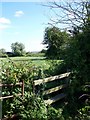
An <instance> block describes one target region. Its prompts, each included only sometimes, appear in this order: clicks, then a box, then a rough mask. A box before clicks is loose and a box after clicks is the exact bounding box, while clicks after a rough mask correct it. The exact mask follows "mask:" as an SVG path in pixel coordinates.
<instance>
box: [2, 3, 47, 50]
mask: <svg viewBox="0 0 90 120" xmlns="http://www.w3.org/2000/svg"><path fill="white" fill-rule="evenodd" d="M48 12H49V9H48V10H47V8H46V7H44V6H42V3H40V2H0V49H1V48H4V49H5V50H6V51H11V44H12V43H15V42H19V43H23V44H24V45H25V50H26V51H27V52H28V51H40V50H42V49H43V48H45V46H44V45H43V44H42V42H43V39H44V31H45V28H46V27H47V23H48V22H49V19H48V17H47V13H48Z"/></svg>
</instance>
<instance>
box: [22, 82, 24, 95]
mask: <svg viewBox="0 0 90 120" xmlns="http://www.w3.org/2000/svg"><path fill="white" fill-rule="evenodd" d="M22 96H24V80H23V81H22Z"/></svg>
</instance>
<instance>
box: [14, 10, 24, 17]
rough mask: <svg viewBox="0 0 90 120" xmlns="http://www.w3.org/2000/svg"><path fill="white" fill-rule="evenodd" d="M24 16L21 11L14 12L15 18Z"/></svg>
mask: <svg viewBox="0 0 90 120" xmlns="http://www.w3.org/2000/svg"><path fill="white" fill-rule="evenodd" d="M23 14H24V12H23V11H16V12H15V17H21V16H22V15H23Z"/></svg>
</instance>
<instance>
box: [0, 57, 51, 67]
mask: <svg viewBox="0 0 90 120" xmlns="http://www.w3.org/2000/svg"><path fill="white" fill-rule="evenodd" d="M8 59H10V60H12V61H13V62H14V63H16V64H19V63H20V64H25V63H26V62H29V63H31V64H32V65H34V66H36V67H42V68H44V69H48V68H49V66H50V60H46V59H45V57H9V58H0V61H2V62H5V61H7V60H8ZM2 62H0V66H1V64H2Z"/></svg>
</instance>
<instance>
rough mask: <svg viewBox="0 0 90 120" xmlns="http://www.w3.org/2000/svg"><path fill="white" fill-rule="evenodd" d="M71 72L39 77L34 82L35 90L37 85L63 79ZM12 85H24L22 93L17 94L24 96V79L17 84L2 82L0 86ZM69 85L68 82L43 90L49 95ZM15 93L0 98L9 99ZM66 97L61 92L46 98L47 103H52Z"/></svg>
mask: <svg viewBox="0 0 90 120" xmlns="http://www.w3.org/2000/svg"><path fill="white" fill-rule="evenodd" d="M69 74H70V72H67V73H64V74H61V75H57V76H52V77H48V78H44V79H39V80H34V84H33V91H35V87H36V86H38V85H40V84H42V83H49V82H52V81H55V80H61V79H63V78H68V76H69ZM3 86H4V87H5V86H7V87H10V86H21V87H22V93H19V94H17V96H24V80H23V81H22V82H20V83H16V84H0V87H3ZM67 86H68V85H67V83H66V84H63V85H59V86H56V87H54V88H50V89H48V90H45V91H44V92H43V94H44V95H48V94H51V93H53V92H56V91H59V90H61V89H63V88H66V87H67ZM13 97H14V95H10V96H4V97H2V96H0V99H7V98H13ZM64 97H66V94H65V93H60V94H58V95H56V96H54V97H53V98H50V99H48V100H45V103H47V104H52V103H53V102H56V101H57V100H60V99H62V98H64Z"/></svg>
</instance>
